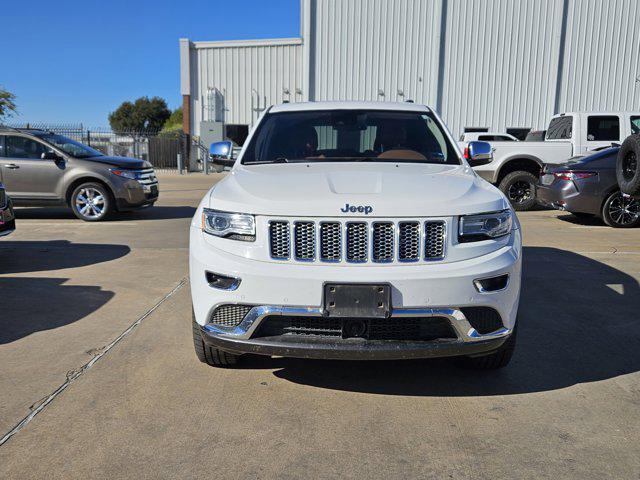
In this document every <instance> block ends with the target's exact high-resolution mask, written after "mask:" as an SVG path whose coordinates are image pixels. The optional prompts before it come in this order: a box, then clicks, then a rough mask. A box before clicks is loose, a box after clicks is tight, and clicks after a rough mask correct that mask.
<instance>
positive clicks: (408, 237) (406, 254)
mask: <svg viewBox="0 0 640 480" xmlns="http://www.w3.org/2000/svg"><path fill="white" fill-rule="evenodd" d="M398 230H399V240H398V242H399V245H398V258H399V259H400V260H402V261H403V262H417V261H418V260H419V259H420V224H419V223H418V222H400V223H399V224H398Z"/></svg>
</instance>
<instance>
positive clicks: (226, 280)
mask: <svg viewBox="0 0 640 480" xmlns="http://www.w3.org/2000/svg"><path fill="white" fill-rule="evenodd" d="M205 277H206V279H207V283H208V284H209V286H210V287H213V288H217V289H219V290H235V289H237V288H238V287H239V286H240V282H241V279H239V278H235V277H228V276H226V275H220V274H219V273H213V272H205Z"/></svg>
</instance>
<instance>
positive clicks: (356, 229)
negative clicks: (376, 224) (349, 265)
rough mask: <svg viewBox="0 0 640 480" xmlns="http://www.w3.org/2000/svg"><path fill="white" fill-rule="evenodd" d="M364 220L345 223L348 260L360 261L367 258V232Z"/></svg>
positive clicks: (364, 260)
mask: <svg viewBox="0 0 640 480" xmlns="http://www.w3.org/2000/svg"><path fill="white" fill-rule="evenodd" d="M368 230H369V229H368V226H367V224H366V223H365V222H348V223H347V234H346V235H347V253H346V257H347V260H348V261H349V262H356V263H362V262H366V261H367V258H368V254H367V251H368V249H369V232H368Z"/></svg>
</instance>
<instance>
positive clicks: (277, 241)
mask: <svg viewBox="0 0 640 480" xmlns="http://www.w3.org/2000/svg"><path fill="white" fill-rule="evenodd" d="M289 243H290V235H289V222H271V223H270V224H269V250H271V256H272V257H273V258H275V259H278V260H288V259H289V256H290V251H291V248H290V246H289Z"/></svg>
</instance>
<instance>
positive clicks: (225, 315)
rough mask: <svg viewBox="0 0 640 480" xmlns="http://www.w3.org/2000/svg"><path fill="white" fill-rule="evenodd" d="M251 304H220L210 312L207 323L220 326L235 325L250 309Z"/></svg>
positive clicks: (238, 323)
mask: <svg viewBox="0 0 640 480" xmlns="http://www.w3.org/2000/svg"><path fill="white" fill-rule="evenodd" d="M251 308H252V307H251V305H221V306H219V307H218V308H216V309H215V310H214V311H213V313H212V314H211V319H210V320H209V323H211V324H213V325H218V326H221V327H235V326H237V325H240V322H242V320H243V319H244V317H245V316H246V315H247V313H249V310H251Z"/></svg>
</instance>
